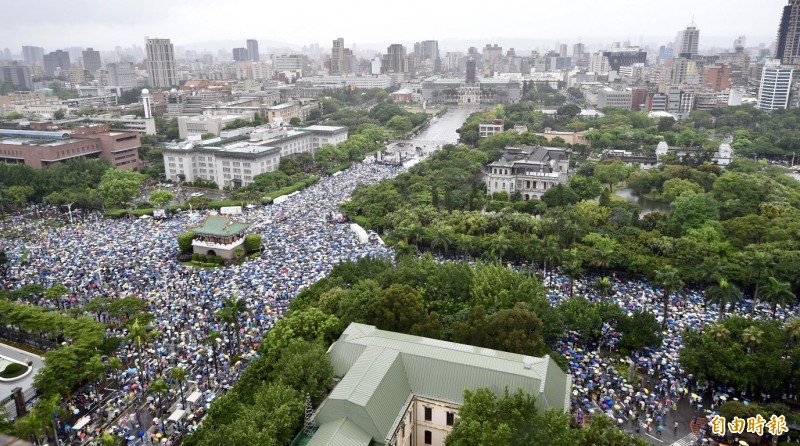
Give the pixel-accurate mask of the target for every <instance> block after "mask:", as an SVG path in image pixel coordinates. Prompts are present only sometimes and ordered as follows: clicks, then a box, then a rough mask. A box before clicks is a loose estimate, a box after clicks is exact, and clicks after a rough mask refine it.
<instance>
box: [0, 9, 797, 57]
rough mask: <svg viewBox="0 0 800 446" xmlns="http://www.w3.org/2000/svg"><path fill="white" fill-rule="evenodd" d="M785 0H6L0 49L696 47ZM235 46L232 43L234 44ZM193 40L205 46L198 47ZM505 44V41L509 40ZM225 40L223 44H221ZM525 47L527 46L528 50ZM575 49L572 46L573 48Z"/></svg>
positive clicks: (772, 17)
mask: <svg viewBox="0 0 800 446" xmlns="http://www.w3.org/2000/svg"><path fill="white" fill-rule="evenodd" d="M786 3H787V0H666V1H655V0H547V1H542V0H505V1H487V0H481V1H475V0H459V1H454V0H403V1H394V2H380V1H370V0H324V1H323V0H300V1H288V2H287V1H284V2H273V1H257V0H250V1H246V0H138V1H127V0H71V1H64V0H39V1H35V2H19V1H10V0H3V1H2V6H0V10H2V15H3V24H2V26H0V49H2V48H6V47H7V48H10V49H11V51H12V53H14V54H18V53H20V52H21V46H22V45H35V46H42V47H44V48H45V50H47V51H51V50H54V49H58V48H64V47H70V46H81V47H94V48H95V49H100V50H110V49H113V48H114V47H115V46H117V45H119V46H122V47H129V46H131V45H132V44H137V45H140V46H141V45H142V43H143V39H144V36H149V37H162V38H170V39H172V42H173V43H174V44H176V45H178V46H191V47H194V48H197V49H201V48H204V47H208V48H209V49H213V48H216V47H217V46H220V45H215V44H213V42H222V43H229V41H241V44H240V45H239V46H244V40H245V39H247V38H256V39H259V40H260V41H263V42H264V43H261V47H262V48H261V49H262V52H264V51H263V50H264V48H265V47H267V46H269V44H268V43H267V42H282V43H286V44H289V45H293V46H296V47H297V48H299V47H300V46H302V45H304V44H309V43H319V44H320V45H322V47H323V48H328V47H330V45H331V41H332V40H333V39H335V38H336V37H344V39H345V44H346V46H350V45H351V44H352V43H356V44H358V47H359V48H360V49H361V48H367V47H369V48H379V47H380V46H379V45H383V44H385V43H388V42H399V43H404V44H410V43H413V42H414V41H420V40H426V39H438V40H440V41H441V42H442V43H441V45H440V46H441V47H442V49H443V50H454V51H463V50H464V49H465V48H462V47H461V46H462V45H463V44H464V43H465V42H476V43H475V45H481V46H482V44H483V43H490V42H491V43H494V42H495V41H498V42H513V41H518V42H521V43H522V44H520V45H518V46H519V47H520V49H533V48H534V47H535V46H536V44H534V43H530V44H527V43H529V42H552V43H553V45H555V43H556V42H561V43H568V44H572V43H575V42H577V41H578V38H579V37H581V38H582V40H583V42H585V43H594V42H597V43H607V42H612V41H624V40H626V39H628V38H630V40H631V42H632V43H633V44H638V43H639V41H640V39H643V41H644V42H645V43H651V42H652V43H659V44H664V43H667V42H669V41H671V40H673V39H674V38H675V35H676V34H677V32H678V31H679V30H680V29H682V28H684V27H685V26H686V25H687V24H689V22H691V20H692V17H694V20H695V22H696V23H697V27H698V28H699V29H700V45H701V47H702V46H722V47H727V46H732V42H733V39H734V38H736V37H737V36H739V35H745V36H747V45H748V46H754V45H757V44H759V43H765V44H767V45H769V44H771V43H772V41H773V40H774V38H775V35H776V32H777V28H778V23H779V21H780V16H781V11H782V7H783V5H785V4H786ZM233 43H235V42H232V44H233ZM196 44H201V45H200V46H197V45H196ZM508 45H509V44H508V43H506V46H508ZM221 46H223V47H224V46H225V45H221ZM526 47H527V48H526ZM570 51H571V50H570Z"/></svg>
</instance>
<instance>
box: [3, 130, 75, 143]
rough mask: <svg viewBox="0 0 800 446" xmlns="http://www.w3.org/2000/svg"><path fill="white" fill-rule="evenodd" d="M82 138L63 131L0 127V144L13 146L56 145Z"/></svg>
mask: <svg viewBox="0 0 800 446" xmlns="http://www.w3.org/2000/svg"><path fill="white" fill-rule="evenodd" d="M82 140H84V139H82V138H73V137H72V136H71V135H70V133H69V132H64V131H55V132H46V131H38V130H11V129H0V144H7V145H14V146H38V147H56V146H63V145H65V144H72V143H76V142H80V141H82Z"/></svg>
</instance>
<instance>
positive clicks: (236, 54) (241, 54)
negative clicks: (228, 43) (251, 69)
mask: <svg viewBox="0 0 800 446" xmlns="http://www.w3.org/2000/svg"><path fill="white" fill-rule="evenodd" d="M248 57H249V55H248V52H247V48H234V49H233V60H234V61H236V62H244V61H246V60H247V59H248Z"/></svg>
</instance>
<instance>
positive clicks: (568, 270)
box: [561, 248, 583, 297]
mask: <svg viewBox="0 0 800 446" xmlns="http://www.w3.org/2000/svg"><path fill="white" fill-rule="evenodd" d="M561 268H562V270H563V271H564V274H566V275H567V277H569V297H572V291H573V289H574V288H575V278H577V277H580V276H581V274H583V262H582V261H581V259H580V257H578V255H577V250H576V249H574V248H573V249H570V250H569V258H568V259H567V261H566V262H564V264H563V265H561Z"/></svg>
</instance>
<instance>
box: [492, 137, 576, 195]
mask: <svg viewBox="0 0 800 446" xmlns="http://www.w3.org/2000/svg"><path fill="white" fill-rule="evenodd" d="M485 178H486V187H487V190H488V192H489V194H490V195H491V194H493V193H495V192H507V193H508V194H509V195H511V194H512V193H514V192H516V191H519V192H520V193H521V194H522V199H523V200H525V201H528V200H531V199H541V198H542V195H544V193H545V192H546V191H547V190H548V189H550V188H551V187H553V186H555V185H557V184H566V182H567V180H568V179H569V153H567V151H566V150H564V149H557V148H554V147H534V146H525V147H521V148H517V147H506V148H505V150H504V151H503V156H502V157H500V159H499V160H497V161H495V162H493V163H491V164H489V165H487V166H486V172H485Z"/></svg>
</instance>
